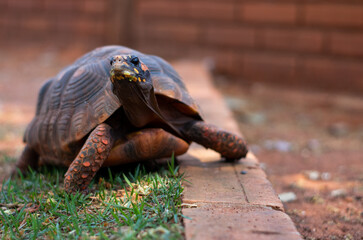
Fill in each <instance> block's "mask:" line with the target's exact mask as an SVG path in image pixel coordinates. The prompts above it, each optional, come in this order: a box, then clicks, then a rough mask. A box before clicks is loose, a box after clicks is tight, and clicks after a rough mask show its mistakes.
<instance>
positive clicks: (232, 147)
mask: <svg viewBox="0 0 363 240" xmlns="http://www.w3.org/2000/svg"><path fill="white" fill-rule="evenodd" d="M183 133H184V134H185V136H186V138H187V139H188V140H190V141H193V142H196V143H199V144H201V145H203V146H204V147H206V148H211V149H213V150H215V151H216V152H219V153H220V154H221V155H222V157H224V158H226V159H227V160H235V159H240V158H243V157H246V154H247V152H248V149H247V144H246V142H245V141H244V140H243V138H241V137H239V136H237V135H235V134H233V133H230V132H227V131H224V130H222V129H220V128H218V127H216V126H214V125H212V124H207V123H205V122H203V121H195V122H192V123H189V124H187V125H186V126H185V127H184V130H183Z"/></svg>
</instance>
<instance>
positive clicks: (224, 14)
mask: <svg viewBox="0 0 363 240" xmlns="http://www.w3.org/2000/svg"><path fill="white" fill-rule="evenodd" d="M181 2H183V1H181ZM234 7H235V6H234V3H233V2H228V1H221V2H215V1H208V2H205V1H189V2H188V3H187V4H186V9H185V11H183V12H182V13H183V15H184V16H185V17H191V18H196V19H212V20H232V19H233V18H234Z"/></svg>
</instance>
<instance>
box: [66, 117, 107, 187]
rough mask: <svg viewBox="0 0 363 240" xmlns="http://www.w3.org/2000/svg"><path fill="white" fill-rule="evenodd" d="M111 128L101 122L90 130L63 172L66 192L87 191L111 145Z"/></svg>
mask: <svg viewBox="0 0 363 240" xmlns="http://www.w3.org/2000/svg"><path fill="white" fill-rule="evenodd" d="M111 130H112V128H111V127H110V126H109V125H107V124H105V123H102V124H100V125H98V126H97V127H96V128H95V129H94V130H93V131H92V132H91V134H90V135H89V137H88V138H87V140H86V142H85V144H84V145H83V147H82V149H81V151H80V152H79V153H78V155H77V157H76V158H75V160H74V161H73V162H72V163H71V165H70V166H69V168H68V171H67V172H66V174H65V179H64V189H65V191H66V192H68V193H75V192H76V191H82V192H84V193H86V192H88V191H87V187H88V185H89V184H90V182H91V181H92V179H93V177H94V176H95V175H96V173H97V171H98V170H99V169H100V167H101V166H102V164H103V162H104V161H105V160H106V159H107V157H108V155H109V153H110V151H111V148H112V146H113V142H114V138H113V136H112V134H111Z"/></svg>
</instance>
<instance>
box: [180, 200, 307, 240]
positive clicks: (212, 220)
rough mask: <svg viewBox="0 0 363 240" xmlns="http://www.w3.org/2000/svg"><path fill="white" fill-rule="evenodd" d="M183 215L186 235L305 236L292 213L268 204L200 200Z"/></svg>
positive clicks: (288, 239) (262, 239)
mask: <svg viewBox="0 0 363 240" xmlns="http://www.w3.org/2000/svg"><path fill="white" fill-rule="evenodd" d="M183 215H184V216H187V217H188V218H185V219H184V224H185V237H186V239H200V240H204V239H206V240H207V239H208V240H209V239H246V240H247V239H259V240H298V239H299V240H300V239H302V238H301V236H300V234H299V233H298V232H297V230H296V228H295V226H294V224H293V223H292V221H291V219H290V218H289V216H287V215H286V214H285V213H283V212H281V211H275V210H272V209H270V208H267V207H258V206H246V205H241V204H202V203H199V204H197V207H196V208H184V209H183Z"/></svg>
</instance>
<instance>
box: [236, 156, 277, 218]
mask: <svg viewBox="0 0 363 240" xmlns="http://www.w3.org/2000/svg"><path fill="white" fill-rule="evenodd" d="M236 170H237V172H238V173H240V172H241V171H243V170H244V171H246V172H247V173H246V174H244V175H243V174H238V178H239V181H240V182H241V183H243V189H244V192H245V194H246V197H247V202H248V203H249V204H253V205H263V206H269V207H272V208H273V209H278V210H281V211H283V209H284V207H283V205H282V203H281V201H280V199H279V198H278V197H277V195H276V193H275V190H274V189H273V188H272V185H271V183H270V182H269V181H268V180H267V177H266V174H265V173H264V172H263V171H262V170H261V169H260V168H259V167H254V168H251V167H246V166H244V164H243V160H242V162H241V163H240V164H238V165H236Z"/></svg>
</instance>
